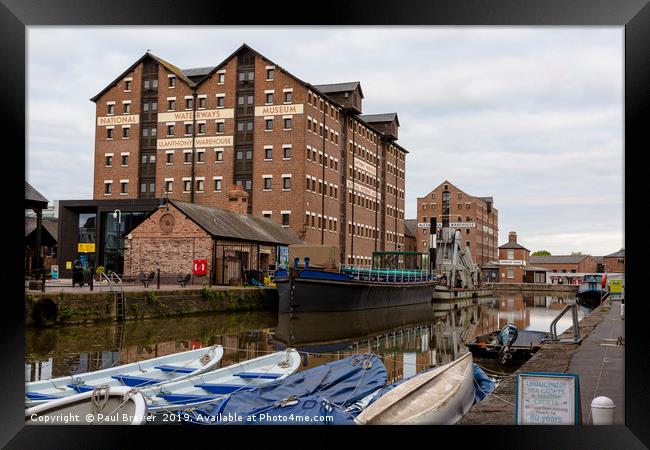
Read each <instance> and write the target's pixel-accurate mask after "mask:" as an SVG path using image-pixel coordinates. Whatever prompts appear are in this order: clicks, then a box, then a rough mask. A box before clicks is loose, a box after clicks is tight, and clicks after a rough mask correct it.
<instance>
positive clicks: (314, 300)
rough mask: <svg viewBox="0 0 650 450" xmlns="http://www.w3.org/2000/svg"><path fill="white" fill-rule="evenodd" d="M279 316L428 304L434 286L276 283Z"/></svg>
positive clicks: (308, 281)
mask: <svg viewBox="0 0 650 450" xmlns="http://www.w3.org/2000/svg"><path fill="white" fill-rule="evenodd" d="M276 286H277V290H278V297H279V301H280V303H279V312H281V313H284V312H323V311H359V310H364V309H374V308H388V307H392V306H403V305H415V304H423V303H425V304H426V303H428V304H430V303H431V294H432V293H433V288H434V283H430V282H426V283H380V282H379V283H378V282H365V281H338V280H317V279H307V278H285V279H281V280H278V279H276Z"/></svg>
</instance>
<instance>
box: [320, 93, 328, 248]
mask: <svg viewBox="0 0 650 450" xmlns="http://www.w3.org/2000/svg"><path fill="white" fill-rule="evenodd" d="M325 106H326V103H324V104H323V174H322V177H323V188H322V189H321V196H320V198H321V205H320V215H321V220H322V221H323V222H325V190H326V188H325V136H327V128H326V127H325V123H326V115H325V110H326V108H325ZM321 225H322V226H321V228H320V245H324V244H325V224H324V223H321Z"/></svg>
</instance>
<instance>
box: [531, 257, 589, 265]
mask: <svg viewBox="0 0 650 450" xmlns="http://www.w3.org/2000/svg"><path fill="white" fill-rule="evenodd" d="M587 256H588V255H551V256H531V257H530V258H529V261H530V263H531V264H578V263H579V262H580V261H582V260H583V259H585V258H586V257H587Z"/></svg>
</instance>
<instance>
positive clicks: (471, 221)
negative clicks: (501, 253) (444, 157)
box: [416, 180, 499, 266]
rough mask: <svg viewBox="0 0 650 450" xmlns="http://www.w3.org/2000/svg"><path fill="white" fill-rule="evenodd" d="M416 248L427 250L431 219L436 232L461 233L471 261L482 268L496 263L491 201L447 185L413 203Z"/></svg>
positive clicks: (495, 220) (495, 224)
mask: <svg viewBox="0 0 650 450" xmlns="http://www.w3.org/2000/svg"><path fill="white" fill-rule="evenodd" d="M417 204H418V207H417V211H418V213H417V222H418V225H417V233H416V234H417V236H416V241H417V248H418V251H421V252H422V251H427V249H428V248H429V228H430V226H431V218H432V217H435V218H436V221H437V224H438V228H442V226H443V225H444V226H450V227H451V228H457V229H460V230H461V231H462V233H461V235H462V240H463V244H462V245H465V246H466V247H469V251H470V254H471V255H472V259H473V260H474V262H475V263H476V264H478V265H479V266H482V265H484V264H488V263H489V262H490V261H494V260H496V259H497V256H498V253H497V245H498V243H497V241H498V238H499V216H498V211H497V209H496V208H494V206H493V204H494V200H493V199H492V197H474V196H471V195H468V194H467V193H465V192H463V191H462V190H460V189H459V188H457V187H456V186H454V185H453V184H451V183H450V182H449V181H447V180H445V181H444V182H442V183H440V185H438V187H436V188H435V189H434V190H433V191H431V192H429V193H428V194H426V195H425V196H423V197H418V199H417Z"/></svg>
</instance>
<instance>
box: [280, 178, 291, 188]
mask: <svg viewBox="0 0 650 450" xmlns="http://www.w3.org/2000/svg"><path fill="white" fill-rule="evenodd" d="M282 189H284V190H287V191H288V190H290V189H291V177H282Z"/></svg>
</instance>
